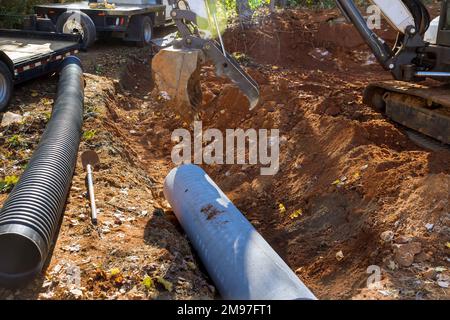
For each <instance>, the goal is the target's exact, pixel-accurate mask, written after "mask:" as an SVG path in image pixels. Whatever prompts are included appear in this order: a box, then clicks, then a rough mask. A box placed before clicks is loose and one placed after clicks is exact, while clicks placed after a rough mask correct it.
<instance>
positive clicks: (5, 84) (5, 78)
mask: <svg viewBox="0 0 450 320" xmlns="http://www.w3.org/2000/svg"><path fill="white" fill-rule="evenodd" d="M13 88H14V85H13V77H12V73H11V71H10V70H9V68H8V66H7V65H6V64H5V63H4V62H2V61H0V112H3V111H5V109H6V107H7V106H8V104H9V100H11V95H12V92H13Z"/></svg>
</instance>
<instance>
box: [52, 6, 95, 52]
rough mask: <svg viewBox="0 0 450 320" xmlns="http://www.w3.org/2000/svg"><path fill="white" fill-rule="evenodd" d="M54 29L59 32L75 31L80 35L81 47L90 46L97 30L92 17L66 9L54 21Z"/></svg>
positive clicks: (84, 48)
mask: <svg viewBox="0 0 450 320" xmlns="http://www.w3.org/2000/svg"><path fill="white" fill-rule="evenodd" d="M56 30H57V31H58V32H60V33H71V34H73V33H75V34H79V35H81V37H82V39H83V42H82V47H81V48H82V49H83V50H86V49H87V48H89V47H90V46H92V45H93V44H94V42H95V40H96V37H97V30H96V28H95V24H94V22H93V21H92V19H91V18H90V17H89V16H88V15H87V14H85V13H84V12H81V11H66V12H64V13H62V14H61V15H60V16H59V17H58V20H57V21H56Z"/></svg>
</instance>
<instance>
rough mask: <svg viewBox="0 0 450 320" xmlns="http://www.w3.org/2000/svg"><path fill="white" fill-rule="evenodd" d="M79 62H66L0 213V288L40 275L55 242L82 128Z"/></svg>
mask: <svg viewBox="0 0 450 320" xmlns="http://www.w3.org/2000/svg"><path fill="white" fill-rule="evenodd" d="M83 100H84V79H83V70H82V67H81V62H80V60H79V59H78V58H76V57H68V58H66V59H65V60H64V61H63V63H62V65H61V71H60V79H59V83H58V92H57V95H56V101H55V104H54V107H53V111H52V117H51V120H50V122H49V123H48V125H47V128H46V129H45V132H44V134H43V136H42V138H41V141H40V142H39V145H38V147H37V149H36V151H35V152H34V154H33V156H32V158H31V159H30V162H29V163H28V166H27V169H26V170H25V172H24V173H23V175H22V176H21V178H20V180H19V183H18V184H17V185H16V186H15V188H14V189H13V191H12V192H11V194H10V195H9V197H8V199H7V200H6V202H5V203H4V206H3V208H2V210H1V211H0V285H1V286H6V287H16V286H22V285H25V284H26V283H27V282H28V281H29V280H31V279H32V278H33V277H34V276H36V275H37V274H38V273H39V272H41V270H42V267H43V265H44V263H45V261H46V259H47V256H48V254H49V251H50V248H51V246H52V244H53V241H54V240H55V236H56V232H57V230H58V227H59V223H60V221H61V217H62V213H63V210H64V206H65V203H66V200H67V195H68V192H69V189H70V185H71V182H72V177H73V172H74V169H75V166H76V161H77V155H78V147H79V144H80V139H81V130H82V125H83Z"/></svg>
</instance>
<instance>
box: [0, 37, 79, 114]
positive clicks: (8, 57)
mask: <svg viewBox="0 0 450 320" xmlns="http://www.w3.org/2000/svg"><path fill="white" fill-rule="evenodd" d="M80 43H81V38H80V36H79V35H69V34H57V33H48V32H39V31H23V30H3V29H0V112H1V111H3V110H4V109H5V108H6V107H7V105H8V102H9V100H10V98H11V95H12V92H13V88H14V85H16V84H19V83H22V82H24V81H28V80H31V79H34V78H37V77H39V76H42V75H45V74H48V73H52V72H55V71H57V70H58V68H59V66H60V63H61V62H62V60H63V59H64V58H65V57H67V56H70V55H74V54H76V53H78V51H79V50H80Z"/></svg>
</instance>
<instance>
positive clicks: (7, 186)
mask: <svg viewBox="0 0 450 320" xmlns="http://www.w3.org/2000/svg"><path fill="white" fill-rule="evenodd" d="M17 182H19V177H18V176H6V177H5V178H4V179H1V180H0V192H8V191H10V190H11V189H12V188H14V186H15V185H16V184H17Z"/></svg>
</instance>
